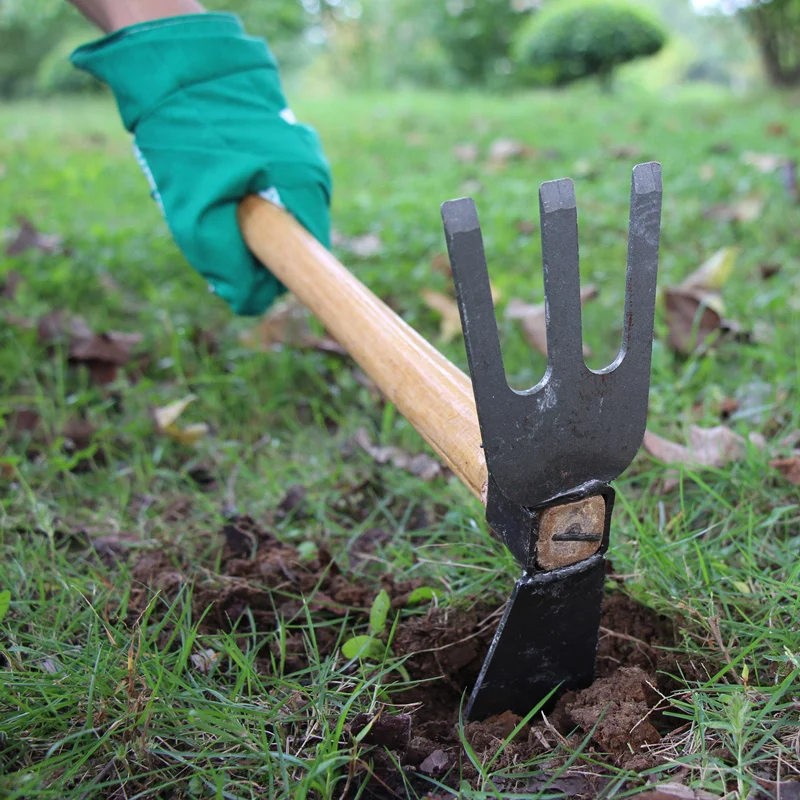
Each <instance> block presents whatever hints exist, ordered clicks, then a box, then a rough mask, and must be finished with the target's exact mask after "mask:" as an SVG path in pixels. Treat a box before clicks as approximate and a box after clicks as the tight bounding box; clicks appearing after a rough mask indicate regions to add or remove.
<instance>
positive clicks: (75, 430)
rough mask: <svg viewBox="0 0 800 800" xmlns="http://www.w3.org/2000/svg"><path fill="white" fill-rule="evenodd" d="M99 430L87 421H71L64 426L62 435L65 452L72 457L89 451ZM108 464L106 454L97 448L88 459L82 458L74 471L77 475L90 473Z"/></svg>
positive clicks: (73, 468)
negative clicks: (97, 467)
mask: <svg viewBox="0 0 800 800" xmlns="http://www.w3.org/2000/svg"><path fill="white" fill-rule="evenodd" d="M95 433H97V429H96V428H95V427H94V425H92V424H91V422H88V421H87V420H85V419H77V418H76V419H71V420H69V421H68V422H67V424H66V425H65V426H64V429H63V430H62V431H61V435H62V436H63V437H64V450H65V452H66V453H67V454H68V455H70V456H72V455H75V454H76V453H80V452H83V451H84V450H88V449H89V448H90V447H91V446H92V442H93V439H94V435H95ZM105 463H106V456H105V453H104V452H103V451H102V450H101V449H99V448H97V449H95V451H94V453H93V454H92V455H90V456H88V457H86V458H81V459H80V460H79V461H78V463H77V464H75V466H74V467H72V471H73V472H76V473H85V472H90V471H91V470H92V469H94V468H95V467H96V466H102V465H104V464H105Z"/></svg>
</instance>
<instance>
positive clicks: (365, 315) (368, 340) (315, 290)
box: [239, 195, 487, 502]
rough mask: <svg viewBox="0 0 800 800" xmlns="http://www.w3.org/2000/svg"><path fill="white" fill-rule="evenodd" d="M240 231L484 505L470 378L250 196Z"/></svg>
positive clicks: (286, 218)
mask: <svg viewBox="0 0 800 800" xmlns="http://www.w3.org/2000/svg"><path fill="white" fill-rule="evenodd" d="M239 225H240V227H241V229H242V234H243V236H244V238H245V241H246V242H247V245H248V247H249V248H250V250H252V251H253V253H255V255H256V256H257V257H258V259H259V261H261V262H262V263H263V264H265V265H267V266H268V267H269V269H270V271H271V272H272V273H273V274H274V275H275V276H276V277H277V278H278V279H279V280H280V281H281V283H283V284H284V286H286V287H287V288H288V289H289V291H290V292H292V293H293V294H294V295H295V296H296V297H298V298H299V299H300V301H301V302H302V303H303V304H304V305H305V306H306V307H307V308H308V309H309V310H310V311H311V313H312V314H314V316H315V317H317V319H319V320H320V322H322V324H323V325H324V326H325V327H326V328H327V329H328V331H329V332H330V334H331V336H333V337H334V338H335V339H336V340H337V341H338V342H339V344H341V345H342V347H344V348H345V350H347V352H348V353H350V355H351V356H352V357H353V358H354V359H355V361H356V362H357V363H358V365H359V366H360V367H361V369H363V370H364V372H366V373H367V375H369V376H370V378H372V380H373V381H375V383H376V384H377V385H378V388H380V390H381V391H382V392H383V394H384V395H385V396H386V397H387V398H388V399H389V400H390V401H391V402H392V403H394V404H395V406H397V409H398V410H399V411H400V413H401V414H402V415H403V416H404V417H405V418H406V419H407V420H408V421H409V422H410V423H411V424H412V425H413V426H414V427H415V428H416V429H417V431H419V433H420V434H421V435H422V438H423V439H425V441H426V442H427V443H428V444H429V445H430V446H431V447H432V448H433V449H434V450H435V451H436V453H437V454H438V455H439V457H440V458H441V459H442V460H443V461H444V462H445V463H446V464H447V466H448V467H450V469H452V470H453V472H454V473H455V474H456V475H457V476H458V477H459V478H460V479H461V481H463V483H464V484H465V485H466V486H467V487H468V488H469V489H470V490H471V491H472V492H473V494H475V495H476V496H477V497H478V498H480V499H481V500H482V501H483V502H485V500H486V479H487V473H486V461H485V459H484V456H483V450H482V449H481V446H480V445H481V434H480V429H479V428H478V415H477V412H476V411H475V400H474V398H473V395H472V384H471V382H470V380H469V378H468V377H467V376H466V375H465V374H464V373H463V372H462V371H461V370H460V369H458V367H456V366H455V365H453V364H452V363H450V361H448V360H447V359H446V358H445V357H444V356H443V355H442V354H441V353H440V352H439V351H438V350H437V349H436V348H435V347H433V345H431V344H430V343H428V342H427V341H425V339H423V338H422V336H420V335H419V334H418V333H417V332H416V331H415V330H414V329H413V328H412V327H411V326H410V325H408V324H407V323H406V322H404V321H403V320H402V319H400V317H398V316H397V314H395V313H394V311H392V310H391V309H390V308H389V307H388V306H387V305H386V304H385V303H384V302H382V301H381V300H380V299H378V298H377V297H376V296H375V295H374V294H373V293H372V292H371V291H370V290H369V289H367V287H366V286H364V284H362V283H361V282H360V281H359V280H357V279H356V278H355V277H353V275H351V274H350V272H348V270H347V269H345V267H343V266H342V264H340V263H339V261H337V260H336V258H334V257H333V256H332V255H331V254H330V253H329V252H328V251H327V250H326V249H325V248H324V247H322V245H320V244H319V243H318V242H317V241H316V240H315V239H314V238H313V237H312V236H311V235H310V234H309V233H308V232H307V231H306V230H305V229H304V228H302V227H301V226H300V225H299V224H298V223H297V222H296V221H295V220H294V218H293V217H291V216H290V215H289V214H287V213H286V212H285V211H284V210H283V209H281V208H278V207H277V206H275V205H273V204H272V203H269V202H267V201H266V200H262V199H261V198H260V197H256V196H254V195H251V196H249V197H246V198H245V199H244V200H243V201H242V202H241V204H240V205H239Z"/></svg>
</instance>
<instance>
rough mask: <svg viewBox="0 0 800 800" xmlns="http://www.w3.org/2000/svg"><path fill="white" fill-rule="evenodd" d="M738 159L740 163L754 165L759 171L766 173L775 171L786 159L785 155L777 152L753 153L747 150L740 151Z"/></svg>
mask: <svg viewBox="0 0 800 800" xmlns="http://www.w3.org/2000/svg"><path fill="white" fill-rule="evenodd" d="M739 160H740V161H741V162H742V164H747V166H749V167H754V168H755V169H757V170H758V171H759V172H763V173H765V174H766V173H769V172H775V170H776V169H778V167H780V166H781V164H783V163H784V162H785V161H786V157H785V156H781V155H778V154H777V153H753V152H749V151H748V152H745V153H742V155H741V156H740V157H739Z"/></svg>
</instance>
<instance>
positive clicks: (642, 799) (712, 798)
mask: <svg viewBox="0 0 800 800" xmlns="http://www.w3.org/2000/svg"><path fill="white" fill-rule="evenodd" d="M636 797H637V798H638V799H639V800H721V798H720V797H719V795H716V794H711V793H710V792H706V791H704V790H703V789H690V788H689V787H688V786H684V785H683V784H681V783H664V784H662V785H661V786H656V787H655V788H654V789H650V790H648V791H646V792H643V793H642V794H637V795H636Z"/></svg>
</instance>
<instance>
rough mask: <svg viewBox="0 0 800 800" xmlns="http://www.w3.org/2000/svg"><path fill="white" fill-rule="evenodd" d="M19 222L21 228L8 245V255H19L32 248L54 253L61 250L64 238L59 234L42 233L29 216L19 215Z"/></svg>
mask: <svg viewBox="0 0 800 800" xmlns="http://www.w3.org/2000/svg"><path fill="white" fill-rule="evenodd" d="M17 224H18V225H19V230H18V231H17V232H16V233H15V234H12V237H11V241H10V242H9V243H8V244H7V245H6V255H9V256H18V255H19V254H20V253H24V252H25V251H26V250H30V249H35V250H38V251H39V252H40V253H45V254H47V255H52V254H53V253H57V252H59V251H60V250H61V247H62V244H63V240H62V238H61V237H60V236H58V235H57V234H53V233H42V232H41V231H39V230H37V228H36V226H35V225H34V224H33V223H32V222H31V221H30V220H29V219H28V218H27V217H17Z"/></svg>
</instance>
